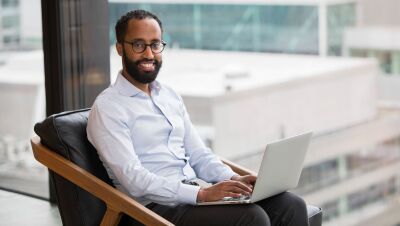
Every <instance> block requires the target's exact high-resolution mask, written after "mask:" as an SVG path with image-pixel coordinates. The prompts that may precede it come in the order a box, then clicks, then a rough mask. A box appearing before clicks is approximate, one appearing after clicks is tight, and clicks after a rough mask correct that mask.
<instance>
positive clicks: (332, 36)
mask: <svg viewBox="0 0 400 226" xmlns="http://www.w3.org/2000/svg"><path fill="white" fill-rule="evenodd" d="M355 11H356V6H355V4H354V3H349V4H338V5H331V6H328V18H327V21H328V54H329V55H331V56H341V55H342V45H343V34H344V31H345V29H346V28H348V27H352V26H354V25H355V23H356V13H355Z"/></svg>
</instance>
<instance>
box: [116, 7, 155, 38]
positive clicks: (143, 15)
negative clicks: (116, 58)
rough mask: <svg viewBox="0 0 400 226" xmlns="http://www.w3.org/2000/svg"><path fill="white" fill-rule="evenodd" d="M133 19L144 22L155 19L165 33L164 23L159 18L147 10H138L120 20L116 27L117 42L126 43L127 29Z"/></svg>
mask: <svg viewBox="0 0 400 226" xmlns="http://www.w3.org/2000/svg"><path fill="white" fill-rule="evenodd" d="M131 19H136V20H143V19H154V20H156V21H157V23H158V25H160V29H161V32H162V31H163V28H162V23H161V21H160V19H158V17H157V16H156V15H154V14H152V13H150V12H148V11H146V10H142V9H138V10H132V11H130V12H127V13H126V14H125V15H123V16H121V18H119V20H118V22H117V24H116V25H115V35H116V36H117V42H119V43H122V42H124V38H125V35H126V29H127V27H128V22H129V20H131Z"/></svg>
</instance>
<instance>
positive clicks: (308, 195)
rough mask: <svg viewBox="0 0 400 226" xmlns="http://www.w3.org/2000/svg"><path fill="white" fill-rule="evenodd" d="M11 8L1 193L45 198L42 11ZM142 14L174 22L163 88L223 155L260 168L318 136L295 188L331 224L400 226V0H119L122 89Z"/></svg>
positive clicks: (4, 64) (24, 3)
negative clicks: (268, 150)
mask: <svg viewBox="0 0 400 226" xmlns="http://www.w3.org/2000/svg"><path fill="white" fill-rule="evenodd" d="M0 2H1V4H0V101H1V102H0V105H1V106H6V107H5V108H3V109H2V110H1V111H0V115H1V117H0V188H2V189H5V190H12V191H17V192H20V193H25V194H30V195H32V196H36V197H40V198H44V199H47V198H48V196H49V195H48V190H49V189H48V184H47V183H48V181H47V171H46V169H44V168H43V167H42V166H40V165H39V164H38V163H36V162H35V161H34V160H33V157H32V154H31V151H30V148H29V144H28V140H29V137H30V136H32V135H33V131H32V128H33V124H34V123H35V122H37V121H39V120H41V119H43V118H44V117H45V113H44V109H45V100H44V99H45V98H44V71H43V68H44V63H43V62H44V61H43V54H42V51H43V50H42V26H41V7H40V1H39V0H0ZM136 8H141V9H146V10H149V11H152V12H154V13H155V14H157V15H159V17H160V18H161V20H162V21H163V26H164V39H165V41H166V42H167V43H168V48H167V50H166V51H165V53H164V64H163V68H162V71H161V73H160V76H159V79H160V81H162V82H164V83H166V84H168V85H170V86H171V87H173V88H174V89H176V90H177V91H178V92H179V93H180V94H181V95H182V96H183V98H184V101H185V103H186V105H187V108H188V111H189V113H190V115H191V119H192V121H193V123H194V124H195V126H196V127H197V129H198V130H199V132H200V134H201V136H202V137H203V139H204V141H205V142H206V144H207V145H209V146H211V147H212V148H213V150H214V151H215V152H216V153H217V154H218V155H222V156H224V157H226V158H229V159H231V160H233V161H235V162H237V163H239V164H241V165H244V166H246V167H248V168H250V169H252V170H253V171H257V170H258V166H259V164H260V156H261V154H262V152H263V150H264V148H265V144H266V143H267V142H269V141H273V140H276V139H280V138H284V137H288V136H291V135H295V134H298V133H300V132H304V131H309V130H313V131H314V132H315V136H314V138H313V140H312V143H311V146H310V150H309V153H308V156H307V159H306V162H305V168H304V170H303V172H302V176H301V181H300V184H299V187H298V188H297V189H295V190H294V192H296V193H298V194H300V195H301V196H302V197H304V198H305V200H306V201H307V202H308V203H310V204H314V205H318V206H321V207H322V208H323V210H324V225H328V226H331V225H332V226H334V225H341V226H346V225H348V226H356V225H357V226H358V225H360V226H361V225H374V226H375V225H380V226H398V225H400V216H399V215H398V214H397V213H398V212H399V211H400V127H399V126H398V125H399V124H400V114H399V113H400V89H399V87H400V77H399V75H400V46H399V42H398V40H400V16H399V15H398V12H397V11H398V9H400V2H399V1H397V0H380V1H376V0H279V1H278V0H251V1H243V0H242V1H240V0H231V1H225V0H219V1H211V0H193V1H183V0H182V1H180V0H174V1H165V0H153V1H136V0H109V4H108V10H109V25H108V26H109V39H110V48H111V51H110V52H111V55H110V66H111V70H110V77H111V81H114V79H115V77H116V73H117V72H118V70H119V69H120V67H121V64H120V59H119V57H118V56H117V54H116V53H115V50H114V46H113V45H114V43H115V36H114V25H115V23H116V21H117V19H118V18H119V17H120V16H121V15H122V14H124V13H126V12H127V11H128V10H130V9H136ZM104 48H109V46H105V47H104ZM16 121H18V122H19V123H18V124H15V122H16ZM11 122H12V123H11ZM1 218H2V216H1V215H0V219H1Z"/></svg>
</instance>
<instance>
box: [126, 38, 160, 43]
mask: <svg viewBox="0 0 400 226" xmlns="http://www.w3.org/2000/svg"><path fill="white" fill-rule="evenodd" d="M130 42H146V41H145V40H144V39H141V38H135V39H132V40H131V41H130ZM150 42H152V43H153V42H161V39H156V38H155V39H152V40H151V41H150Z"/></svg>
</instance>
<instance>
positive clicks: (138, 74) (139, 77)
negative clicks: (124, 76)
mask: <svg viewBox="0 0 400 226" xmlns="http://www.w3.org/2000/svg"><path fill="white" fill-rule="evenodd" d="M122 57H123V59H124V62H125V69H126V71H127V72H128V74H129V76H131V77H132V78H133V79H135V80H136V81H138V82H140V83H142V84H148V83H151V82H153V81H154V80H156V78H157V75H158V71H159V70H160V68H161V65H162V61H158V60H146V59H144V60H138V61H133V60H130V59H129V58H128V57H127V56H126V53H125V50H122ZM141 62H154V71H151V72H142V71H141V70H140V69H139V68H138V65H139V64H140V63H141Z"/></svg>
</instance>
